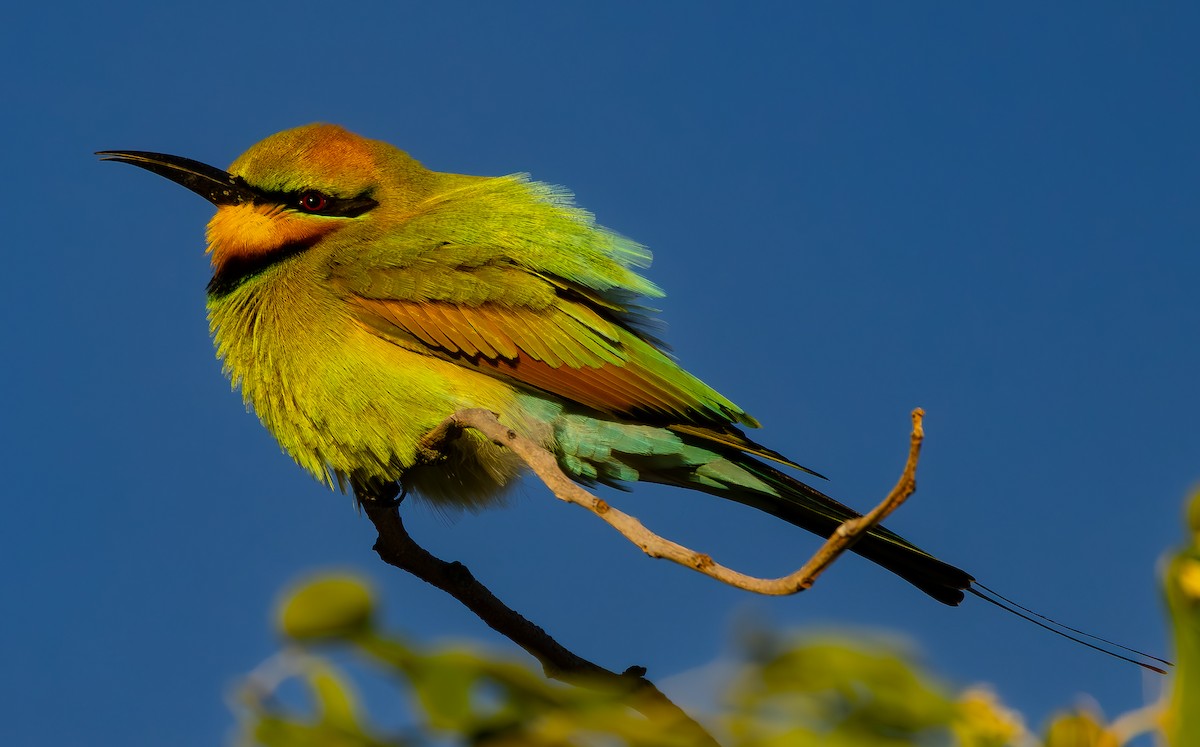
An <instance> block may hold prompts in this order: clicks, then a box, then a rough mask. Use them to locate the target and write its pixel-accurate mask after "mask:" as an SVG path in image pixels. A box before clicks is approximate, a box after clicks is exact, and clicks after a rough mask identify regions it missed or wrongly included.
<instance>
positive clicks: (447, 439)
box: [417, 418, 463, 464]
mask: <svg viewBox="0 0 1200 747" xmlns="http://www.w3.org/2000/svg"><path fill="white" fill-rule="evenodd" d="M462 432H463V429H462V426H461V425H459V424H458V422H457V421H455V420H454V418H447V419H445V420H443V421H442V422H440V423H438V424H437V427H436V428H434V429H433V430H431V431H429V432H428V433H426V434H425V435H424V436H422V437H421V440H420V441H418V442H417V464H434V463H436V462H440V461H442V460H444V459H445V458H446V453H447V451H448V449H447V447H448V446H449V445H450V443H451V442H453V441H456V440H458V437H459V436H461V435H462Z"/></svg>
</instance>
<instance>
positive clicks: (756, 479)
mask: <svg viewBox="0 0 1200 747" xmlns="http://www.w3.org/2000/svg"><path fill="white" fill-rule="evenodd" d="M681 478H683V479H681ZM714 478H715V479H714ZM722 478H723V479H722ZM746 478H749V479H746ZM641 479H643V480H647V481H654V482H665V483H669V484H673V485H678V486H680V487H687V488H691V489H693V490H701V491H703V492H706V493H710V494H712V495H715V496H718V497H721V498H725V499H728V500H732V501H737V502H738V503H741V504H743V505H746V506H751V507H753V508H757V509H758V510H760V511H763V512H765V513H768V514H771V515H772V516H777V517H779V518H780V519H783V520H784V521H786V522H788V523H790V524H794V525H796V526H798V527H800V528H801V529H806V530H808V531H810V532H812V533H813V534H817V535H820V536H822V537H829V536H830V535H832V534H833V533H834V532H835V531H837V528H838V526H839V525H841V524H842V523H843V522H845V521H848V520H850V519H854V518H857V517H859V516H861V514H859V513H858V512H857V511H855V510H854V509H852V508H850V507H849V506H846V505H844V504H842V503H839V502H838V501H836V500H834V499H833V498H830V497H829V496H827V495H825V494H824V493H822V492H821V491H819V490H817V489H816V488H814V487H812V486H810V485H807V484H805V483H803V482H800V481H799V480H797V479H796V478H794V477H792V476H790V475H787V474H785V473H783V472H781V471H779V470H777V469H775V468H774V467H771V466H770V465H767V464H764V463H763V462H760V461H759V460H757V459H755V458H754V457H751V456H748V455H745V454H740V453H726V454H724V455H723V458H721V459H719V460H717V461H716V462H710V463H709V464H707V465H704V466H703V467H700V468H698V469H696V470H695V471H694V472H691V473H690V474H687V475H686V476H685V475H684V474H680V473H679V472H671V473H667V474H663V473H658V474H646V473H643V474H642V476H641ZM851 551H852V552H854V553H857V554H858V555H861V556H862V557H864V558H866V559H867V560H870V561H871V562H873V563H876V564H878V565H881V566H883V567H884V568H886V569H887V570H889V571H891V572H892V573H895V574H896V575H897V576H899V577H900V578H902V579H904V580H905V581H907V582H909V583H910V584H912V585H913V586H915V587H917V588H918V589H920V590H921V591H923V592H925V593H926V594H928V595H929V596H931V597H933V598H934V599H936V600H938V601H939V602H942V603H943V604H950V605H957V604H958V603H959V602H961V601H962V600H963V597H964V595H965V593H966V592H967V590H968V589H970V588H971V584H972V582H974V580H975V579H974V578H972V577H971V574H969V573H967V572H966V571H964V570H962V569H961V568H956V567H954V566H952V565H950V564H949V563H944V562H942V561H940V560H938V559H937V558H935V557H933V556H932V555H930V554H929V553H927V552H925V551H924V550H922V549H921V548H919V547H917V546H916V545H914V544H912V543H911V542H909V541H908V540H906V539H904V538H903V537H901V536H900V535H898V534H896V533H895V532H892V531H890V530H888V529H885V528H883V527H875V528H873V529H871V530H870V531H869V532H867V533H866V534H865V535H863V536H862V537H861V538H860V539H859V540H858V542H857V543H856V544H855V545H854V546H853V547H852V548H851Z"/></svg>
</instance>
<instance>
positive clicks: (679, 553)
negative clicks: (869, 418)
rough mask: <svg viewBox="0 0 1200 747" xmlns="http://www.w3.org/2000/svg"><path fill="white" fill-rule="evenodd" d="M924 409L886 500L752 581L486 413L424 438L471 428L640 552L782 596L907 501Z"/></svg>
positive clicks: (465, 415) (473, 413) (455, 419)
mask: <svg viewBox="0 0 1200 747" xmlns="http://www.w3.org/2000/svg"><path fill="white" fill-rule="evenodd" d="M924 415H925V411H924V410H922V409H921V408H917V409H915V410H913V412H912V422H913V428H912V436H911V438H910V440H909V448H908V461H907V463H906V464H905V465H904V472H903V473H901V475H900V480H899V481H898V482H897V483H896V487H894V488H892V491H891V492H890V493H888V495H887V497H886V498H884V499H883V501H882V502H880V504H879V505H878V506H876V507H875V508H874V509H872V510H871V511H870V512H869V513H867V514H866V515H865V516H860V517H858V518H855V519H850V520H848V521H846V522H844V523H842V524H841V525H840V526H838V528H837V530H835V531H834V533H833V535H832V536H830V537H829V539H827V540H826V541H825V544H824V545H822V546H821V548H820V549H819V550H817V552H816V553H815V554H814V555H813V556H812V557H811V558H810V559H809V560H808V562H806V563H805V564H804V565H803V566H801V567H800V568H799V569H797V570H796V571H794V572H792V573H789V574H788V575H786V576H782V577H780V578H758V577H756V576H749V575H746V574H744V573H740V572H738V571H735V570H733V569H732V568H727V567H726V566H723V565H721V564H720V563H717V562H716V561H714V560H713V559H712V557H710V556H708V555H706V554H704V553H699V552H696V551H695V550H691V549H689V548H687V547H684V546H683V545H680V544H678V543H676V542H672V541H671V540H669V539H666V538H665V537H661V536H659V535H657V534H655V533H654V532H652V531H650V530H649V529H647V528H646V527H645V525H644V524H642V523H641V522H640V521H638V520H637V519H636V518H634V517H633V516H630V515H629V514H626V513H624V512H623V511H620V510H618V509H616V508H613V507H612V506H611V505H609V504H608V503H607V502H606V501H604V500H602V499H600V498H597V497H596V496H594V495H592V494H591V493H589V492H587V491H586V490H584V489H583V488H582V487H580V486H579V484H578V483H576V482H574V481H573V480H571V478H569V477H567V476H566V474H564V473H563V471H562V470H561V469H560V468H559V466H558V460H557V459H556V458H555V457H554V455H553V454H552V453H550V452H549V451H547V450H546V449H545V448H543V447H542V446H541V445H539V444H537V443H536V442H534V441H532V440H531V439H529V438H527V437H525V436H523V435H521V434H519V433H517V432H516V431H514V430H512V429H511V428H508V427H507V426H505V425H503V424H502V423H501V422H500V421H499V420H498V419H497V417H496V415H495V414H494V413H492V412H488V411H487V410H480V409H472V410H462V411H460V412H457V413H455V414H454V415H453V416H451V417H450V418H448V419H447V420H446V421H444V422H443V423H442V424H441V425H440V426H439V427H438V428H437V429H435V430H434V431H433V432H432V433H430V435H429V437H428V440H429V441H430V442H434V439H440V438H442V437H444V436H445V435H446V434H447V433H449V432H451V431H452V430H454V429H457V428H474V429H475V430H477V431H479V432H480V433H483V434H484V435H485V436H487V437H488V438H490V439H492V440H493V441H495V442H496V443H497V444H500V445H501V446H504V447H506V448H509V449H511V450H512V451H513V452H514V453H515V454H517V456H519V457H521V459H522V460H523V461H524V462H525V463H526V464H527V465H529V468H530V469H531V470H533V472H534V473H535V474H536V475H537V476H538V477H539V478H541V480H542V482H544V483H546V486H547V487H549V488H550V490H551V492H553V493H554V495H555V497H557V498H559V499H560V500H563V501H566V502H568V503H574V504H575V505H577V506H582V507H584V508H586V509H587V510H589V511H591V512H592V513H594V514H596V515H597V516H599V517H600V518H601V519H604V521H606V522H608V523H609V524H610V525H611V526H612V527H613V528H614V529H616V530H617V531H618V532H620V533H621V534H622V535H624V536H625V538H626V539H628V540H629V541H630V542H632V543H634V544H635V545H637V546H638V547H640V548H642V551H643V552H644V553H646V554H647V555H649V556H650V557H653V558H665V559H667V560H670V561H673V562H675V563H678V564H680V565H683V566H686V567H688V568H692V569H694V570H697V571H699V572H701V573H703V574H705V575H707V576H711V577H712V578H715V579H717V580H718V581H721V582H723V583H726V584H729V585H730V586H736V587H737V588H739V589H746V590H747V591H753V592H756V593H758V594H770V595H787V594H796V593H798V592H801V591H804V590H805V589H808V588H809V587H811V586H812V585H813V582H814V581H816V579H817V577H818V576H820V575H821V573H822V572H824V571H825V569H826V568H828V567H829V566H830V565H831V564H832V563H833V562H834V561H835V560H837V558H838V556H840V555H841V554H842V553H844V552H845V551H846V550H848V549H850V547H852V546H853V545H854V543H855V542H857V541H858V539H859V538H860V537H862V535H864V534H865V533H867V532H868V531H870V530H871V528H872V527H874V526H876V525H877V524H879V523H880V522H882V521H883V520H884V519H885V518H887V516H888V515H889V514H891V513H892V512H893V511H895V510H896V509H897V508H899V507H900V505H901V504H903V503H904V501H905V500H907V499H908V497H909V496H910V495H912V494H913V492H914V491H915V490H916V488H917V462H918V460H919V459H920V455H921V442H922V440H923V439H924V436H925V432H924V429H923V428H922V424H921V423H922V418H923V417H924Z"/></svg>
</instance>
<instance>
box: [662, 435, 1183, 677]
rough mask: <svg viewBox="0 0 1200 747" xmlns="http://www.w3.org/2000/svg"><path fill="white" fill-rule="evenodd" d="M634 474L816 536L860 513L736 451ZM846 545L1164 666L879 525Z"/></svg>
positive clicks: (937, 589)
mask: <svg viewBox="0 0 1200 747" xmlns="http://www.w3.org/2000/svg"><path fill="white" fill-rule="evenodd" d="M641 479H643V480H647V481H653V482H663V483H668V484H672V485H678V486H681V487H687V488H692V489H693V490H701V491H703V492H705V493H710V494H712V495H716V496H719V497H721V498H726V499H729V500H733V501H737V502H738V503H741V504H743V505H746V506H751V507H753V508H757V509H758V510H760V511H764V512H766V513H768V514H771V515H772V516H777V517H779V518H781V519H783V520H784V521H787V522H788V523H790V524H794V525H796V526H798V527H800V528H802V529H807V530H808V531H810V532H813V533H814V534H818V535H820V536H822V537H828V536H830V535H832V534H833V533H834V532H835V531H837V528H838V526H839V525H840V524H842V523H843V522H845V521H847V520H849V519H854V518H857V517H859V516H861V514H859V513H858V512H857V511H855V510H853V509H851V508H850V507H848V506H846V505H843V504H842V503H839V502H838V501H835V500H834V499H833V498H830V497H829V496H827V495H825V494H824V493H822V492H821V491H819V490H817V489H816V488H814V487H812V486H811V485H807V484H805V483H803V482H801V481H799V480H797V479H796V478H794V477H792V476H790V475H788V474H785V473H783V472H780V471H779V470H777V469H775V468H774V467H771V466H770V465H768V464H764V463H763V462H760V461H758V460H757V459H755V458H754V457H751V456H748V455H746V454H742V453H737V452H728V453H725V454H723V455H721V456H720V457H719V458H717V459H716V460H714V461H710V462H708V463H707V464H704V465H702V466H700V467H697V468H694V469H693V470H692V471H691V472H690V473H680V472H679V471H671V472H665V473H664V472H659V473H651V474H646V473H643V474H642V476H641ZM851 551H852V552H854V553H857V554H858V555H861V556H863V557H864V558H866V559H867V560H870V561H871V562H873V563H877V564H878V565H881V566H883V567H884V568H886V569H887V570H889V571H891V572H892V573H894V574H896V575H897V576H899V577H900V578H902V579H904V580H905V581H907V582H909V583H910V584H912V585H913V586H915V587H917V588H918V589H920V590H921V591H923V592H925V593H926V594H928V595H929V596H931V597H933V598H934V599H936V600H938V601H939V602H942V603H943V604H949V605H957V604H958V603H960V602H961V601H962V600H963V598H964V596H965V595H966V594H971V595H972V596H975V597H978V598H980V599H982V600H984V601H986V602H988V603H989V604H993V605H995V606H997V607H999V608H1000V609H1002V610H1004V611H1006V612H1008V613H1010V614H1012V615H1015V616H1017V617H1019V618H1021V619H1022V620H1025V621H1027V622H1030V623H1033V624H1034V625H1037V626H1038V627H1040V628H1044V629H1046V630H1048V631H1050V632H1051V633H1054V634H1056V635H1059V636H1062V637H1063V638H1066V639H1068V640H1071V641H1074V642H1075V643H1078V644H1080V645H1083V646H1086V647H1088V648H1091V649H1094V650H1096V651H1100V652H1101V653H1105V654H1108V655H1109V656H1112V657H1115V658H1117V659H1121V660H1122V661H1127V662H1130V663H1132V664H1137V665H1138V666H1140V667H1143V668H1145V669H1149V670H1151V671H1154V672H1158V673H1160V674H1165V673H1166V672H1165V671H1164V670H1163V668H1162V667H1161V666H1158V665H1159V664H1162V665H1166V666H1170V665H1171V662H1169V661H1167V660H1165V659H1161V658H1159V657H1157V656H1153V655H1151V654H1147V653H1145V652H1142V651H1139V650H1137V649H1133V648H1129V647H1128V646H1123V645H1121V644H1119V643H1114V642H1113V641H1110V640H1108V639H1105V638H1101V637H1099V636H1095V635H1092V634H1091V633H1085V632H1084V631H1082V630H1079V629H1078V628H1072V627H1071V626H1069V625H1064V624H1062V623H1060V622H1057V621H1055V620H1052V619H1050V618H1048V617H1046V616H1045V615H1042V614H1039V613H1037V612H1034V611H1033V610H1031V609H1029V608H1028V607H1023V606H1021V605H1020V604H1017V603H1016V602H1014V601H1012V600H1011V599H1009V598H1007V597H1004V596H1002V595H1001V594H999V593H998V592H996V591H994V590H992V589H990V588H988V587H987V586H984V585H983V584H980V583H978V582H977V581H976V580H975V579H974V577H972V576H971V574H969V573H967V572H966V571H964V570H962V569H961V568H956V567H954V566H952V565H950V564H949V563H944V562H942V561H941V560H938V559H937V558H935V557H933V556H932V555H930V554H929V553H927V552H925V551H924V550H922V549H921V548H919V547H917V546H916V545H914V544H912V543H911V542H909V541H908V540H906V539H904V538H903V537H901V536H900V535H898V534H896V533H895V532H892V531H890V530H888V529H885V528H883V527H874V528H873V529H871V530H870V531H868V532H867V533H866V534H865V535H863V536H862V537H861V538H860V539H859V540H858V542H857V543H856V544H855V545H854V546H853V547H851ZM1152 662H1154V663H1152Z"/></svg>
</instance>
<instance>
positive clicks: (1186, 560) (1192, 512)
mask: <svg viewBox="0 0 1200 747" xmlns="http://www.w3.org/2000/svg"><path fill="white" fill-rule="evenodd" d="M1186 518H1187V526H1188V530H1189V531H1188V539H1189V542H1188V545H1187V546H1185V547H1183V548H1181V549H1180V550H1179V551H1178V552H1176V553H1175V554H1174V555H1173V556H1172V557H1171V558H1170V560H1169V562H1168V563H1167V570H1166V573H1165V574H1164V578H1163V586H1164V588H1165V591H1166V596H1167V608H1168V610H1169V611H1170V613H1171V622H1172V624H1173V628H1174V631H1175V655H1176V656H1177V657H1178V661H1177V662H1176V665H1177V667H1176V674H1175V681H1174V684H1173V686H1172V688H1171V700H1170V704H1169V707H1168V709H1167V712H1166V714H1164V725H1163V731H1164V732H1165V733H1166V735H1167V741H1168V743H1169V744H1170V745H1171V747H1192V746H1193V745H1198V744H1200V490H1198V491H1196V493H1195V494H1194V495H1193V496H1192V499H1191V501H1190V502H1189V505H1188V510H1187V517H1186Z"/></svg>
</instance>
